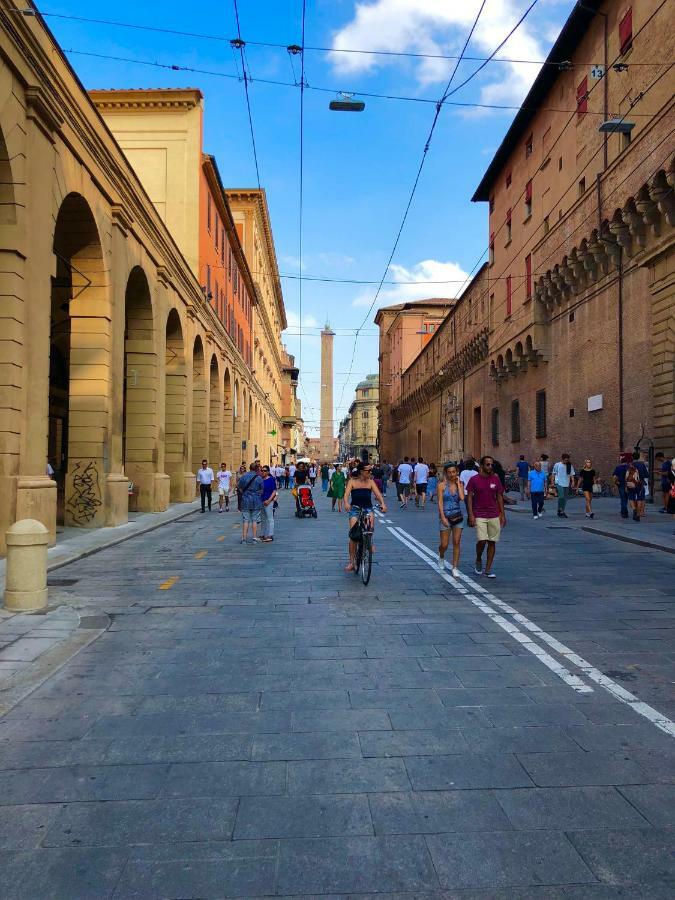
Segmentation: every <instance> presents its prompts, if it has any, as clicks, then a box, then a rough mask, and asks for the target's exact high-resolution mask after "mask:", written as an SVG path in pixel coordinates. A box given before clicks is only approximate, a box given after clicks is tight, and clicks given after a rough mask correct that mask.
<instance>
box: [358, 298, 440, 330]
mask: <svg viewBox="0 0 675 900" xmlns="http://www.w3.org/2000/svg"><path fill="white" fill-rule="evenodd" d="M456 302H457V300H456V298H453V297H428V298H427V299H425V300H406V301H405V302H403V303H394V304H393V305H392V306H381V307H380V308H379V309H378V311H377V315H376V316H375V322H376V324H377V323H378V320H379V316H380V313H383V312H401V311H402V310H406V309H411V310H416V311H419V310H420V309H421V310H424V309H426V308H429V309H440V308H449V307H450V306H452V305H453V303H456Z"/></svg>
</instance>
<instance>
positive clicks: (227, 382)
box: [222, 366, 234, 471]
mask: <svg viewBox="0 0 675 900" xmlns="http://www.w3.org/2000/svg"><path fill="white" fill-rule="evenodd" d="M222 435H223V436H222V445H223V455H224V456H225V462H226V463H227V465H228V466H229V468H230V469H231V470H232V471H234V469H233V468H232V467H233V466H234V459H233V458H232V442H233V439H234V421H233V400H232V376H231V375H230V370H229V369H228V368H227V366H226V367H225V372H224V374H223V431H222Z"/></svg>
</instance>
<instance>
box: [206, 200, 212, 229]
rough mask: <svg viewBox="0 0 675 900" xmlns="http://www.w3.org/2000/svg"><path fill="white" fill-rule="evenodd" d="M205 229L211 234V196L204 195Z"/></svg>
mask: <svg viewBox="0 0 675 900" xmlns="http://www.w3.org/2000/svg"><path fill="white" fill-rule="evenodd" d="M206 227H207V228H208V230H209V233H210V232H211V194H207V195H206Z"/></svg>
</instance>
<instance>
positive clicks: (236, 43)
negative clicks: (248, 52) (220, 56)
mask: <svg viewBox="0 0 675 900" xmlns="http://www.w3.org/2000/svg"><path fill="white" fill-rule="evenodd" d="M230 46H231V47H234V49H235V50H242V49H243V48H244V47H245V46H246V41H242V39H241V38H232V40H231V41H230Z"/></svg>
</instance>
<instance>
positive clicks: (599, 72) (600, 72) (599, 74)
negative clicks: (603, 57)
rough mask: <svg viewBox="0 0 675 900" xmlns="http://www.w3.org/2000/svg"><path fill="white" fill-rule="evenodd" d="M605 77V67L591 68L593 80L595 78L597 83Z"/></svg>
mask: <svg viewBox="0 0 675 900" xmlns="http://www.w3.org/2000/svg"><path fill="white" fill-rule="evenodd" d="M604 75H605V67H604V66H598V65H596V66H593V67H592V68H591V78H594V79H595V80H596V81H599V80H600V79H601V78H604Z"/></svg>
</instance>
